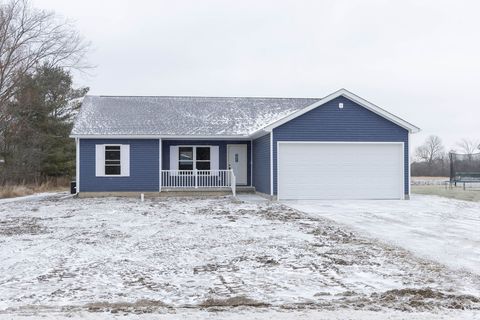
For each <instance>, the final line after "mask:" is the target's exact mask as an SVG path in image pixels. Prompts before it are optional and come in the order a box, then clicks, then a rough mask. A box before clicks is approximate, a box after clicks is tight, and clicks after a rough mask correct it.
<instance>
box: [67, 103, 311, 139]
mask: <svg viewBox="0 0 480 320" xmlns="http://www.w3.org/2000/svg"><path fill="white" fill-rule="evenodd" d="M318 100H319V99H317V98H240V97H180V96H179V97H156V96H145V97H141V96H138V97H131V96H86V97H85V98H84V100H83V104H82V107H81V110H80V112H79V114H78V115H77V118H76V120H75V124H74V127H73V130H72V135H173V136H190V135H191V136H216V135H218V136H245V135H249V134H251V133H253V132H255V131H257V130H259V129H261V128H263V127H265V126H266V125H268V124H270V123H273V122H275V121H277V120H280V119H281V118H283V117H285V116H287V115H289V114H292V113H294V112H295V111H298V110H300V109H303V108H305V107H307V106H309V105H311V104H313V103H315V102H316V101H318Z"/></svg>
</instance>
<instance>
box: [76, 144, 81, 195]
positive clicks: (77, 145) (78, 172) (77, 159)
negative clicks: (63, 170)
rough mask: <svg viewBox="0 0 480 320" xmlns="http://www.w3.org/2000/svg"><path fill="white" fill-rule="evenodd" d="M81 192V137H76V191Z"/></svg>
mask: <svg viewBox="0 0 480 320" xmlns="http://www.w3.org/2000/svg"><path fill="white" fill-rule="evenodd" d="M79 192H80V139H78V138H75V193H79Z"/></svg>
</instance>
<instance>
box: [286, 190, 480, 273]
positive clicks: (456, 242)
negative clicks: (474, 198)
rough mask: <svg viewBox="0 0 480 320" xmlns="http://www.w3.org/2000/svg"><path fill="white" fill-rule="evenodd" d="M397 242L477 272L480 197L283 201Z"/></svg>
mask: <svg viewBox="0 0 480 320" xmlns="http://www.w3.org/2000/svg"><path fill="white" fill-rule="evenodd" d="M285 204H287V205H288V206H290V207H292V208H295V209H297V210H301V211H304V212H306V213H309V214H310V215H312V216H315V217H325V218H329V219H332V220H334V221H336V222H338V223H341V224H344V225H347V226H348V227H350V228H353V229H354V230H356V231H361V232H363V233H364V234H368V235H370V236H374V237H376V238H378V239H382V240H386V241H388V242H390V243H393V244H395V245H399V246H401V247H403V248H405V249H407V250H410V251H412V252H414V253H415V254H418V255H419V256H421V257H425V258H428V259H433V260H435V261H438V262H440V263H443V264H445V265H448V266H449V267H452V268H454V269H465V270H468V271H470V272H474V273H476V274H478V275H480V202H467V201H461V200H453V199H448V198H442V197H437V196H422V195H413V196H412V199H411V200H409V201H378V200H371V201H369V200H365V201H288V202H285Z"/></svg>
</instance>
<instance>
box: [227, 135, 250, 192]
mask: <svg viewBox="0 0 480 320" xmlns="http://www.w3.org/2000/svg"><path fill="white" fill-rule="evenodd" d="M247 159H248V158H247V145H246V144H229V145H227V169H232V170H233V173H234V174H235V178H236V179H237V184H238V185H246V184H247Z"/></svg>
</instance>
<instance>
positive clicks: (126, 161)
mask: <svg viewBox="0 0 480 320" xmlns="http://www.w3.org/2000/svg"><path fill="white" fill-rule="evenodd" d="M120 170H121V176H122V177H130V145H129V144H122V145H121V146H120Z"/></svg>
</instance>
